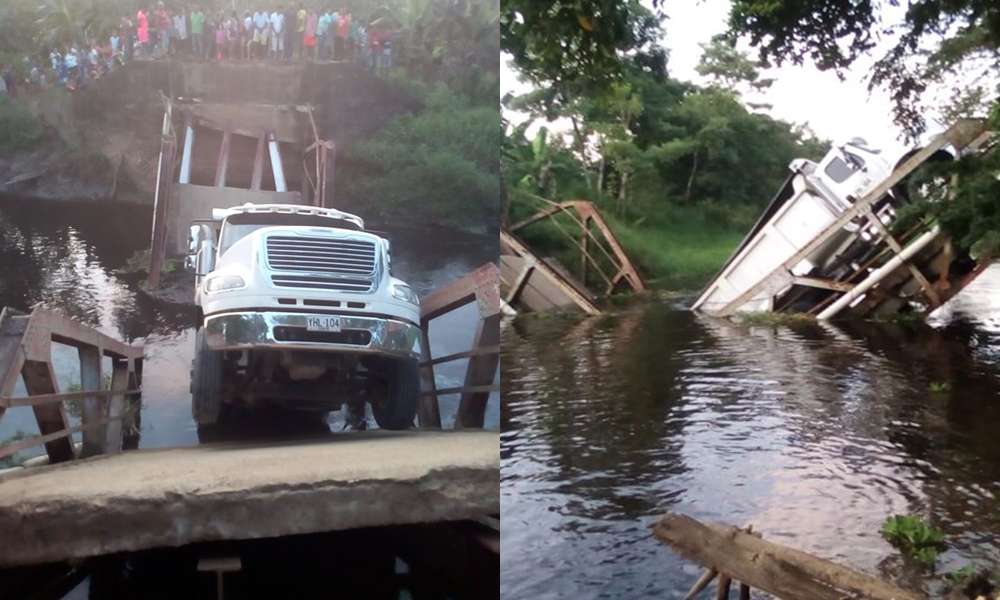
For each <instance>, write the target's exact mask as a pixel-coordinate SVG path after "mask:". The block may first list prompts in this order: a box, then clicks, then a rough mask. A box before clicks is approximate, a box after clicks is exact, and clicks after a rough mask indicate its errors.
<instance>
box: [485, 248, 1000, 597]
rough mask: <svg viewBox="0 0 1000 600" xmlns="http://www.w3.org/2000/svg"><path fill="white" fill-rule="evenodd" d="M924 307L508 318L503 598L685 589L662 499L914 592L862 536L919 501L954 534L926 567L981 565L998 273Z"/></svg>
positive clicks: (687, 574) (995, 508)
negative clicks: (816, 317) (774, 318)
mask: <svg viewBox="0 0 1000 600" xmlns="http://www.w3.org/2000/svg"><path fill="white" fill-rule="evenodd" d="M939 313H940V314H938V315H934V318H933V319H932V324H933V327H930V326H924V325H920V326H913V327H908V328H900V327H892V326H887V325H874V324H870V323H863V324H853V325H804V326H795V327H776V328H775V327H749V326H741V325H736V324H733V323H730V322H728V321H723V320H717V319H712V318H706V317H702V316H700V315H697V314H694V313H691V312H690V311H688V310H686V309H685V302H684V301H683V300H662V301H657V302H651V303H646V304H643V305H639V306H633V307H629V308H627V309H623V310H621V311H620V312H617V313H616V314H612V315H608V316H603V317H596V318H590V319H578V318H553V317H549V318H524V317H522V318H519V319H517V320H515V321H513V322H511V323H507V324H506V326H505V329H504V331H503V335H502V351H503V354H502V358H501V367H502V369H503V391H502V393H503V396H504V405H503V407H502V410H501V461H502V468H501V506H502V511H503V513H502V514H503V522H504V529H503V532H502V536H501V543H502V546H503V552H502V554H501V573H502V578H501V590H502V595H503V597H504V598H512V599H514V598H531V599H543V598H573V599H577V598H617V597H627V598H633V597H649V598H680V597H682V596H683V593H684V592H685V591H686V590H687V588H688V587H690V585H691V584H692V583H693V582H694V580H695V579H696V578H697V576H698V574H699V571H698V569H697V568H696V567H695V566H693V565H691V564H686V563H685V562H683V561H681V560H680V559H679V558H677V557H676V556H675V555H674V554H673V553H672V552H671V551H670V550H669V549H668V548H667V547H666V546H663V545H662V544H660V543H658V542H657V541H655V540H654V539H652V537H651V536H650V533H649V530H648V527H649V525H650V524H651V523H653V522H655V520H656V519H657V518H658V517H659V516H660V515H662V514H663V513H664V512H666V511H677V512H681V513H685V514H688V515H691V516H693V517H696V518H699V519H706V520H714V521H719V522H724V523H729V524H734V525H746V524H753V526H754V529H755V530H756V531H760V532H762V533H763V535H764V537H765V538H766V539H769V540H773V541H775V542H779V543H784V544H788V545H791V546H793V547H796V548H799V549H802V550H806V551H809V552H813V553H815V554H818V555H820V556H823V557H826V558H830V559H834V560H836V561H839V562H842V563H844V564H847V565H850V566H852V567H855V568H858V569H862V570H864V571H867V572H869V573H872V574H880V575H883V576H886V577H889V578H895V579H897V580H898V581H904V580H905V582H906V584H907V585H911V586H912V585H923V586H927V585H932V584H929V583H928V582H926V581H921V580H919V579H915V578H914V577H913V576H912V570H911V569H909V568H908V567H907V566H906V565H904V564H901V561H900V559H899V558H898V554H897V553H896V552H895V551H894V550H893V548H892V547H890V546H889V545H888V544H887V543H886V542H884V541H883V540H882V539H881V538H880V536H879V533H878V531H879V528H880V526H881V523H882V521H883V520H884V519H885V518H886V517H887V516H889V515H892V514H895V513H916V514H919V515H922V516H924V517H926V518H929V520H930V521H931V522H933V523H934V524H935V525H937V526H938V527H940V528H941V529H943V530H944V532H945V533H946V534H947V536H948V539H949V542H950V544H949V549H948V550H947V552H946V553H945V554H944V555H943V556H942V557H941V559H939V563H938V570H939V572H946V571H950V570H953V569H956V568H958V567H959V566H961V565H963V564H965V563H966V562H973V563H977V564H983V565H996V564H997V563H998V562H1000V267H998V266H994V267H992V268H991V269H989V270H988V271H987V272H986V273H984V274H983V275H982V276H981V277H980V278H979V279H978V280H977V281H976V282H975V284H973V286H970V287H969V288H968V289H967V290H966V291H965V292H963V294H962V295H960V296H959V297H957V298H956V299H955V301H954V304H952V305H948V306H946V307H943V308H942V309H941V311H939ZM932 383H934V384H944V385H935V386H934V387H935V389H938V390H940V389H941V388H942V387H947V388H948V389H946V390H944V391H937V392H935V391H931V387H932V386H931V384H932ZM928 589H930V590H931V591H932V592H935V593H936V591H939V588H937V587H931V588H928Z"/></svg>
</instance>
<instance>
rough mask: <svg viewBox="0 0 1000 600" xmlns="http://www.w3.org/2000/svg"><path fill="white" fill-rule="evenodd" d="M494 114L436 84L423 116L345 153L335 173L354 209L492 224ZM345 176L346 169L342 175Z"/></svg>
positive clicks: (399, 122)
mask: <svg viewBox="0 0 1000 600" xmlns="http://www.w3.org/2000/svg"><path fill="white" fill-rule="evenodd" d="M501 138H502V132H501V129H500V118H499V109H498V107H496V106H494V105H490V106H476V105H471V104H470V103H469V102H468V100H466V99H465V98H464V97H462V96H459V95H456V94H454V93H452V92H451V91H450V90H448V88H446V87H444V86H443V85H439V86H438V87H436V88H434V90H433V91H431V92H430V93H429V94H428V95H427V97H426V99H425V107H424V110H423V111H422V112H421V113H419V114H416V115H410V116H405V117H400V118H397V119H395V120H394V121H392V122H391V123H389V124H388V125H387V126H386V127H385V128H383V129H382V130H381V131H379V132H378V133H377V134H376V135H375V136H374V137H373V138H372V139H371V140H370V141H368V142H365V143H361V144H359V145H357V146H356V147H354V148H352V149H351V150H349V151H348V153H347V154H348V155H347V156H346V157H345V158H344V162H343V163H342V164H345V167H344V169H343V170H342V171H341V173H340V181H342V182H343V185H344V188H345V195H346V196H347V197H348V198H350V199H352V200H353V201H354V202H356V203H361V204H371V205H378V206H388V207H389V209H390V212H402V213H405V214H407V215H410V216H414V217H416V218H423V217H425V216H426V217H428V220H433V221H439V222H449V223H452V224H458V225H479V224H482V223H484V221H485V222H488V223H492V222H496V221H497V217H498V215H499V211H500V181H499V177H500V162H499V156H498V151H497V149H498V148H499V147H500V141H501ZM345 171H347V172H346V173H345Z"/></svg>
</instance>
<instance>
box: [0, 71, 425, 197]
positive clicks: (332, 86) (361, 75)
mask: <svg viewBox="0 0 1000 600" xmlns="http://www.w3.org/2000/svg"><path fill="white" fill-rule="evenodd" d="M164 97H173V98H177V97H183V98H186V99H192V98H197V99H199V100H202V101H206V102H222V103H246V104H312V105H313V106H314V107H315V109H316V111H315V114H316V122H317V127H318V129H319V130H320V135H321V136H322V137H324V138H326V139H331V140H334V141H335V142H336V143H337V144H338V148H340V149H343V148H345V147H346V146H348V145H350V144H351V143H353V142H354V141H355V140H359V139H363V138H365V137H367V136H369V135H371V134H372V133H373V132H374V131H376V130H378V129H379V128H381V127H382V126H383V125H384V124H385V123H386V122H387V121H389V120H390V119H392V118H393V117H394V116H396V115H398V114H400V113H403V112H411V111H415V110H418V109H419V108H420V106H419V103H418V102H416V101H415V100H414V99H413V98H410V97H409V96H407V95H406V94H405V93H403V92H401V91H400V90H398V89H397V88H395V87H393V86H391V85H389V84H387V83H386V82H384V81H383V80H381V79H378V78H376V77H373V76H372V75H370V74H369V73H367V72H366V71H365V70H363V69H360V68H358V67H357V66H356V65H353V64H341V63H327V64H308V65H268V64H215V63H194V62H180V61H141V62H133V63H130V64H129V65H128V66H126V67H125V68H123V69H119V70H118V71H115V72H113V73H111V74H109V75H107V76H105V77H104V78H102V79H100V80H98V81H96V82H91V84H90V85H89V86H87V87H86V88H84V89H82V90H79V91H77V92H73V93H68V92H66V91H65V90H63V89H59V88H51V89H48V90H44V91H41V92H37V93H34V94H30V96H29V97H28V103H29V105H30V107H31V109H32V111H33V112H34V113H35V114H36V115H38V116H39V117H40V118H41V119H42V121H43V122H44V123H45V126H46V135H45V138H44V141H43V142H42V143H41V144H40V145H39V146H38V147H36V148H34V149H32V150H30V151H20V152H14V153H3V152H2V151H0V194H10V195H17V196H21V197H30V198H39V199H44V200H65V201H79V200H84V201H115V202H129V203H139V204H152V202H153V191H154V188H155V185H156V167H157V162H158V159H159V149H160V128H161V126H162V122H163V98H164Z"/></svg>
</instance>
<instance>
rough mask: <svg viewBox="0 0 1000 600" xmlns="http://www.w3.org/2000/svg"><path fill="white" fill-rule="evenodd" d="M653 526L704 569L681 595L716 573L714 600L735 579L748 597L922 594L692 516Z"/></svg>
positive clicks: (669, 517) (670, 516) (692, 593)
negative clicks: (755, 593)
mask: <svg viewBox="0 0 1000 600" xmlns="http://www.w3.org/2000/svg"><path fill="white" fill-rule="evenodd" d="M652 529H653V535H654V536H656V538H657V539H659V540H660V541H662V542H665V543H666V544H668V545H670V547H672V548H673V549H674V550H675V551H676V552H677V553H678V554H680V555H681V556H683V557H684V558H686V559H688V560H691V561H694V562H697V563H699V564H701V565H703V566H705V567H706V569H707V570H706V572H705V574H704V575H702V577H701V578H700V579H699V580H698V581H697V582H696V583H695V585H694V586H693V587H692V588H691V589H690V590H689V592H688V594H687V596H685V598H695V597H697V595H698V594H699V593H701V591H702V590H704V589H705V588H707V587H708V586H709V584H710V583H711V582H712V580H713V579H715V578H716V577H717V576H718V578H719V587H718V589H717V595H716V597H717V598H727V597H728V590H729V586H730V585H731V584H732V582H736V581H738V582H740V597H741V598H749V597H750V589H751V588H756V589H758V590H761V591H764V592H767V593H769V594H772V595H774V596H775V597H777V598H783V599H785V600H799V599H804V598H808V599H810V600H844V599H845V598H868V599H871V600H923V598H924V597H923V596H921V595H918V594H915V593H913V592H909V591H906V590H902V589H900V588H898V587H896V586H894V585H891V584H889V583H886V582H884V581H882V580H879V579H876V578H874V577H871V576H869V575H865V574H864V573H860V572H858V571H855V570H853V569H849V568H847V567H844V566H841V565H838V564H835V563H832V562H830V561H828V560H824V559H822V558H817V557H815V556H813V555H811V554H808V553H806V552H802V551H800V550H795V549H792V548H787V547H785V546H781V545H779V544H775V543H773V542H768V541H766V540H763V539H761V538H760V537H759V535H755V534H752V533H750V532H749V531H747V530H743V529H739V528H736V527H730V526H725V525H717V524H714V523H701V522H699V521H697V520H695V519H692V518H691V517H687V516H684V515H679V514H674V513H667V514H666V515H665V516H664V517H663V518H661V519H660V520H659V521H658V522H657V523H656V524H655V525H653V527H652Z"/></svg>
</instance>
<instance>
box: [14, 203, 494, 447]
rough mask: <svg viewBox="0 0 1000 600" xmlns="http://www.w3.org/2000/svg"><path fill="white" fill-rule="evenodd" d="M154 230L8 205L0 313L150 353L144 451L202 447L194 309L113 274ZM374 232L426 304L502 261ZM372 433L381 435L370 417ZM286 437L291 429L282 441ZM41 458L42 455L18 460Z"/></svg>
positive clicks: (133, 215)
mask: <svg viewBox="0 0 1000 600" xmlns="http://www.w3.org/2000/svg"><path fill="white" fill-rule="evenodd" d="M150 227H151V211H150V210H149V208H147V207H136V206H131V205H114V206H110V205H76V204H66V205H64V204H48V203H44V202H26V201H21V200H17V199H12V198H5V199H3V200H2V204H0V305H8V306H13V307H15V308H19V309H21V310H30V309H32V308H34V307H39V306H44V307H49V308H53V309H56V310H59V311H61V312H63V313H66V314H69V315H71V316H73V317H74V318H77V319H79V320H81V321H83V322H85V323H88V324H90V325H92V326H94V327H97V328H98V329H99V330H101V331H103V332H104V333H107V334H109V335H112V336H114V337H118V338H120V339H124V340H127V341H129V342H132V343H142V344H144V346H145V365H144V372H143V390H144V393H143V408H142V427H141V431H140V434H141V439H140V446H142V447H162V446H175V445H188V444H196V443H198V434H197V430H196V428H195V425H194V422H193V421H192V419H191V409H190V393H189V390H188V383H189V371H190V367H191V358H192V353H193V350H194V326H195V323H196V318H197V315H196V311H195V310H194V308H193V307H191V306H185V305H178V304H170V303H165V302H161V301H157V300H154V299H153V298H151V297H150V296H148V295H146V294H144V293H142V292H141V291H139V289H138V285H137V284H138V282H137V281H134V280H131V279H128V278H124V277H122V276H119V275H117V274H116V273H115V270H116V269H118V268H120V267H122V266H123V265H125V263H126V261H127V260H128V258H129V257H130V256H131V255H132V254H133V253H134V252H135V251H137V250H140V249H143V248H146V247H147V246H148V240H149V231H150ZM376 227H378V228H379V229H382V230H386V235H387V236H388V237H389V238H390V239H391V241H392V243H393V255H394V264H393V271H394V273H395V274H396V275H397V276H398V277H401V278H403V279H406V280H408V281H410V282H411V283H412V284H413V287H414V288H415V289H416V290H417V291H418V293H420V294H426V293H428V292H429V291H431V290H433V289H435V288H437V287H438V286H440V285H443V284H445V283H447V282H449V281H451V280H454V279H456V278H458V277H460V276H461V275H464V274H466V273H467V272H469V271H471V270H472V269H474V268H476V267H478V266H480V265H482V264H483V263H485V262H488V261H490V260H495V259H496V256H497V240H496V239H495V238H493V237H483V236H476V235H469V234H464V233H461V232H456V231H449V230H446V229H438V230H413V229H408V228H406V227H385V226H382V227H379V226H378V225H376ZM470 308H471V307H470ZM476 318H477V315H476V313H475V312H474V308H473V310H471V311H468V310H466V311H458V312H456V313H455V314H452V315H449V316H448V317H446V318H442V319H440V320H439V321H440V322H437V321H436V322H435V323H434V324H433V325H432V330H431V334H432V335H431V339H432V351H433V353H434V354H435V355H437V356H440V355H444V354H451V353H455V352H459V351H462V350H465V349H467V347H468V344H469V341H470V339H471V335H472V333H473V332H474V329H475V327H474V323H475V319H476ZM65 350H66V351H62V350H57V351H55V352H54V353H53V360H54V362H55V364H56V371H57V375H58V376H59V380H60V385H61V386H62V387H63V388H66V387H67V386H70V385H72V384H74V383H76V384H78V383H79V370H78V367H77V364H78V363H77V358H76V353H75V351H73V350H72V349H68V348H67V349H65ZM466 362H467V361H460V362H458V363H454V364H447V365H442V368H441V369H440V370H439V371H438V372H437V378H438V385H439V387H454V386H457V385H461V383H462V378H463V377H464V373H465V371H464V369H465V363H466ZM22 393H23V390H22ZM457 401H458V398H457V397H447V398H444V399H442V415H443V416H445V417H447V416H448V415H451V414H453V413H454V410H455V408H456V407H457ZM262 419H263V420H260V419H258V421H257V422H258V424H261V423H263V424H265V425H266V424H267V423H268V422H270V421H269V419H268V417H266V416H265V417H262ZM498 419H499V396H498V395H494V397H493V398H492V399H491V402H490V404H489V406H488V410H487V417H486V420H487V426H489V427H496V426H497V423H498ZM369 424H370V426H373V427H374V426H375V423H374V420H373V419H371V418H370V415H369ZM313 425H314V423H310V424H309V425H308V426H304V427H302V428H300V429H301V431H300V433H302V434H303V435H307V434H309V433H310V432H311V431H312V428H313ZM342 427H343V419H342V418H341V416H340V414H339V413H334V414H333V415H331V418H330V421H329V422H328V424H327V428H326V431H330V430H333V431H339V430H340V429H341V428H342ZM279 429H280V428H279ZM286 429H287V428H286ZM19 430H20V431H24V432H25V433H27V434H31V433H35V432H37V428H36V426H35V424H34V418H33V416H32V414H31V411H30V410H28V409H24V410H21V409H12V410H10V411H8V412H7V413H6V414H5V415H4V418H3V419H2V420H0V440H2V439H6V438H7V437H9V436H10V435H11V434H13V433H15V432H17V431H19ZM244 430H245V431H244ZM240 431H241V432H242V433H245V434H246V436H248V437H253V436H254V435H257V434H258V433H259V432H258V428H257V427H256V426H254V425H252V424H248V425H247V426H246V427H244V428H243V429H241V430H240ZM242 433H241V435H242ZM286 434H288V431H286V430H285V429H281V431H280V432H279V433H278V435H286ZM77 438H79V435H77ZM40 452H41V449H40V448H39V449H34V451H33V452H24V453H21V454H20V456H22V457H26V456H30V455H32V453H34V454H38V453H40Z"/></svg>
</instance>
